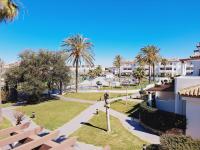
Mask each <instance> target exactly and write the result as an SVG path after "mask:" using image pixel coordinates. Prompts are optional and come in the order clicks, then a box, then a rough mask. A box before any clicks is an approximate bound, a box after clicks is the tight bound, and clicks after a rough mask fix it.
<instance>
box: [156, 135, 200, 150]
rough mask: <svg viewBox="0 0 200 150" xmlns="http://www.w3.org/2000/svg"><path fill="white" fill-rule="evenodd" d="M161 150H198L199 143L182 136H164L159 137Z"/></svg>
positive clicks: (199, 148)
mask: <svg viewBox="0 0 200 150" xmlns="http://www.w3.org/2000/svg"><path fill="white" fill-rule="evenodd" d="M160 142H161V149H162V150H200V141H199V140H194V139H192V138H191V137H187V136H184V135H172V134H165V135H162V136H161V139H160Z"/></svg>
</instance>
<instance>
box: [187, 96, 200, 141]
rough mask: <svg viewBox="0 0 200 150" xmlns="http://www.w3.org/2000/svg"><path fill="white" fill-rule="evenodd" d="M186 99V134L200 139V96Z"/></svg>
mask: <svg viewBox="0 0 200 150" xmlns="http://www.w3.org/2000/svg"><path fill="white" fill-rule="evenodd" d="M184 99H186V118H187V129H186V135H188V136H191V137H192V138H195V139H200V98H184Z"/></svg>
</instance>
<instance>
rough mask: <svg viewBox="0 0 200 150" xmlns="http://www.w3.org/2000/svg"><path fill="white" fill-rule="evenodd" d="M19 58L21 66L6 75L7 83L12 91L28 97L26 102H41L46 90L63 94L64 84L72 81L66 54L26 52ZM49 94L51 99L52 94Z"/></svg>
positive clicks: (43, 51)
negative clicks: (54, 90) (66, 62)
mask: <svg viewBox="0 0 200 150" xmlns="http://www.w3.org/2000/svg"><path fill="white" fill-rule="evenodd" d="M19 58H20V64H19V66H15V67H14V68H11V69H9V70H8V72H7V73H6V82H7V83H8V85H9V87H10V88H11V89H14V91H17V93H18V92H19V93H21V94H22V93H23V95H26V100H27V101H28V102H30V103H32V102H37V101H39V100H40V99H41V96H42V94H43V92H44V91H45V90H46V89H48V90H49V91H50V90H52V89H54V88H56V89H59V90H60V94H62V87H63V84H67V83H68V82H69V79H70V73H69V72H70V71H69V68H68V67H67V66H66V64H65V61H66V55H65V53H64V52H52V51H47V50H40V51H39V52H33V51H31V50H26V51H24V52H23V53H21V54H20V55H19ZM48 93H49V97H50V96H51V95H50V92H48ZM15 97H17V95H15Z"/></svg>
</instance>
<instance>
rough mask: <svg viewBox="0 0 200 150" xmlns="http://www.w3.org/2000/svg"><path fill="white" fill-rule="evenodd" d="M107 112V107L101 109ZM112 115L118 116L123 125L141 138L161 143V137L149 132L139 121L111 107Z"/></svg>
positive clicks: (149, 141) (153, 142)
mask: <svg viewBox="0 0 200 150" xmlns="http://www.w3.org/2000/svg"><path fill="white" fill-rule="evenodd" d="M101 110H102V111H104V112H105V109H101ZM110 115H112V116H114V117H116V118H118V119H119V120H120V122H121V123H122V125H123V126H124V127H125V128H126V129H127V130H128V131H129V132H131V133H132V134H133V135H135V136H137V137H139V138H140V139H141V140H144V141H147V142H148V143H152V144H159V143H160V138H159V136H157V135H154V134H151V133H148V131H147V130H146V129H144V128H143V127H142V126H141V125H140V124H139V123H138V122H136V121H134V120H133V119H132V118H131V117H128V116H127V115H125V114H123V113H120V112H118V111H115V110H113V109H110Z"/></svg>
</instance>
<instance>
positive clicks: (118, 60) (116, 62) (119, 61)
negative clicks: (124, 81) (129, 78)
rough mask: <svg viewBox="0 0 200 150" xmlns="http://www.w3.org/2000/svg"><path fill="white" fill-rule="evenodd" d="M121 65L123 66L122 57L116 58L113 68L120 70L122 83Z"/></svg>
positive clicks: (119, 75)
mask: <svg viewBox="0 0 200 150" xmlns="http://www.w3.org/2000/svg"><path fill="white" fill-rule="evenodd" d="M121 65H122V57H121V56H120V55H117V56H115V59H114V62H113V66H115V67H116V68H118V70H119V74H118V77H119V81H120V78H121V70H120V68H121Z"/></svg>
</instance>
